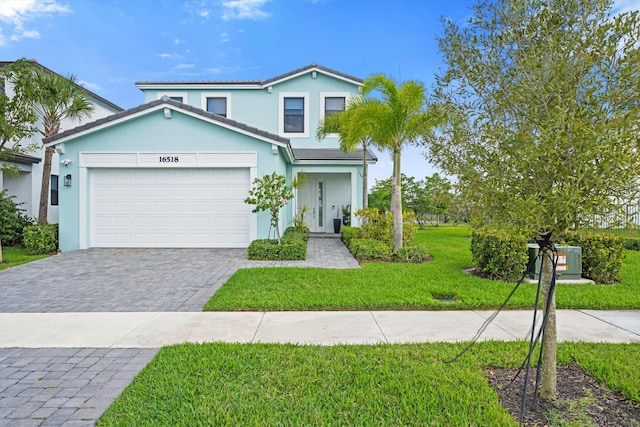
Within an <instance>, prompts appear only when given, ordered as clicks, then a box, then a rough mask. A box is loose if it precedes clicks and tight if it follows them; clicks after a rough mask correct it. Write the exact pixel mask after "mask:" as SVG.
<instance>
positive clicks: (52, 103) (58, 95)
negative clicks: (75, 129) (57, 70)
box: [34, 69, 93, 224]
mask: <svg viewBox="0 0 640 427" xmlns="http://www.w3.org/2000/svg"><path fill="white" fill-rule="evenodd" d="M34 86H35V88H36V90H37V103H36V104H35V106H34V110H35V112H36V114H37V115H38V117H39V118H40V120H41V121H42V126H43V129H38V131H39V132H40V133H41V134H42V135H43V136H44V137H45V138H46V137H49V136H53V135H55V134H57V133H58V131H59V130H60V124H61V123H62V120H64V119H71V120H80V119H82V118H84V117H89V116H90V115H91V112H92V111H93V105H92V104H91V102H90V101H89V99H88V98H87V92H86V91H85V90H84V89H83V88H82V87H81V86H79V85H78V83H77V79H76V77H75V76H73V75H70V76H69V77H62V76H60V75H58V74H54V73H51V72H48V71H46V70H41V69H38V70H36V76H35V81H34ZM53 152H54V150H53V148H45V154H44V164H43V167H42V186H41V189H40V210H39V212H38V224H46V223H47V214H48V207H49V182H50V181H51V161H52V159H53Z"/></svg>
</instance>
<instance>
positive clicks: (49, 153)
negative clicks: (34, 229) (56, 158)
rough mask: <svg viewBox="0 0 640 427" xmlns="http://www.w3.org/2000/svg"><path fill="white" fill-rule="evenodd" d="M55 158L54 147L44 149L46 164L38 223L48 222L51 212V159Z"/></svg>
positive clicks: (44, 165)
mask: <svg viewBox="0 0 640 427" xmlns="http://www.w3.org/2000/svg"><path fill="white" fill-rule="evenodd" d="M52 160H53V148H51V147H48V148H46V149H45V150H44V164H43V166H42V186H41V188H40V210H39V211H38V224H40V225H44V224H47V222H48V221H47V216H48V214H49V183H50V182H51V161H52Z"/></svg>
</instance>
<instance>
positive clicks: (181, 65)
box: [173, 64, 196, 70]
mask: <svg viewBox="0 0 640 427" xmlns="http://www.w3.org/2000/svg"><path fill="white" fill-rule="evenodd" d="M195 66H196V64H178V65H176V66H175V67H173V68H174V69H176V70H185V69H187V68H193V67H195Z"/></svg>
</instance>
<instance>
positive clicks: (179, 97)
mask: <svg viewBox="0 0 640 427" xmlns="http://www.w3.org/2000/svg"><path fill="white" fill-rule="evenodd" d="M156 96H157V97H158V99H162V97H163V96H166V97H167V98H169V99H171V100H173V101H176V102H180V103H185V102H187V92H173V91H171V92H158V93H157V94H156Z"/></svg>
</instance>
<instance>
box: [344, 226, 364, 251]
mask: <svg viewBox="0 0 640 427" xmlns="http://www.w3.org/2000/svg"><path fill="white" fill-rule="evenodd" d="M340 233H341V236H342V242H343V243H344V245H345V246H346V247H347V248H349V247H350V246H351V240H353V239H360V238H361V236H362V230H361V229H360V228H358V227H349V226H347V225H345V226H343V227H342V228H341V229H340Z"/></svg>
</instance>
